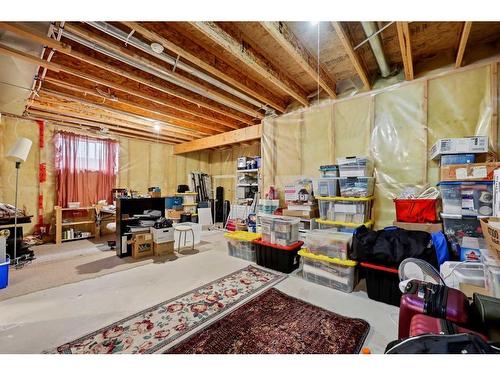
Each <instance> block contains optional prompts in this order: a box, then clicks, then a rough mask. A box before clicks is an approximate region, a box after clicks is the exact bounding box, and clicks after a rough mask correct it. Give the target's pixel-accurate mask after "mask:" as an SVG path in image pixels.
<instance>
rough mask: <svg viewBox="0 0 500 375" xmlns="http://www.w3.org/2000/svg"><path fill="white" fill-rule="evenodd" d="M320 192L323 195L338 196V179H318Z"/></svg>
mask: <svg viewBox="0 0 500 375" xmlns="http://www.w3.org/2000/svg"><path fill="white" fill-rule="evenodd" d="M318 193H319V196H321V197H336V196H338V179H337V178H334V177H331V178H320V179H319V180H318Z"/></svg>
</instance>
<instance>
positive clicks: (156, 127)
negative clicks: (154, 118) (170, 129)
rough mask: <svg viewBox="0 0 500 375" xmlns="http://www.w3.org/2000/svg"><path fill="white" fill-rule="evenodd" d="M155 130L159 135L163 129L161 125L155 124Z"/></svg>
mask: <svg viewBox="0 0 500 375" xmlns="http://www.w3.org/2000/svg"><path fill="white" fill-rule="evenodd" d="M153 129H154V130H155V132H157V133H159V132H160V129H161V127H160V125H159V124H154V125H153Z"/></svg>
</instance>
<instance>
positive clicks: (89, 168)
mask: <svg viewBox="0 0 500 375" xmlns="http://www.w3.org/2000/svg"><path fill="white" fill-rule="evenodd" d="M54 149H55V168H56V186H57V204H58V205H59V206H61V207H67V206H68V202H80V206H82V207H83V206H90V205H92V204H95V203H97V202H98V201H100V200H103V199H105V200H107V201H108V203H111V201H112V198H111V189H113V188H114V187H115V185H116V173H117V169H118V165H117V164H118V142H117V141H114V140H110V139H100V138H93V137H88V136H85V135H80V134H74V133H69V132H65V131H58V132H56V133H55V135H54Z"/></svg>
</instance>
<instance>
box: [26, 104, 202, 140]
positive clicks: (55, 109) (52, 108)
mask: <svg viewBox="0 0 500 375" xmlns="http://www.w3.org/2000/svg"><path fill="white" fill-rule="evenodd" d="M44 99H45V98H43V97H41V98H38V99H37V100H36V101H34V102H33V103H32V105H31V107H30V109H29V110H28V111H31V110H32V109H35V110H43V111H46V112H52V113H53V114H56V115H64V116H71V117H78V118H79V119H82V120H86V121H92V122H97V123H100V124H102V125H104V126H106V127H108V128H110V129H111V128H113V127H117V128H116V129H129V130H131V131H134V132H137V134H148V133H156V132H155V131H154V130H153V127H152V126H143V125H138V124H134V125H132V126H131V125H130V124H127V123H125V122H123V121H117V120H115V119H112V118H108V117H106V116H104V115H102V114H95V113H92V114H89V113H88V112H86V111H82V110H77V109H76V108H74V107H71V106H69V107H68V106H65V105H59V104H54V103H50V104H49V103H48V102H46V101H45V100H44ZM158 133H159V135H162V136H166V137H169V138H172V139H175V140H177V141H179V142H186V141H191V140H193V138H192V137H187V136H186V135H182V134H177V133H172V132H171V131H169V130H168V129H165V128H161V129H160V131H159V132H158Z"/></svg>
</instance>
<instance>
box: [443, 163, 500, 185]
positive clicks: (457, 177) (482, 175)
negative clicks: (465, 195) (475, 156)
mask: <svg viewBox="0 0 500 375" xmlns="http://www.w3.org/2000/svg"><path fill="white" fill-rule="evenodd" d="M497 168H500V163H498V162H494V163H474V164H454V165H443V166H441V181H464V180H473V181H492V180H493V172H494V171H495V169H497Z"/></svg>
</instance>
